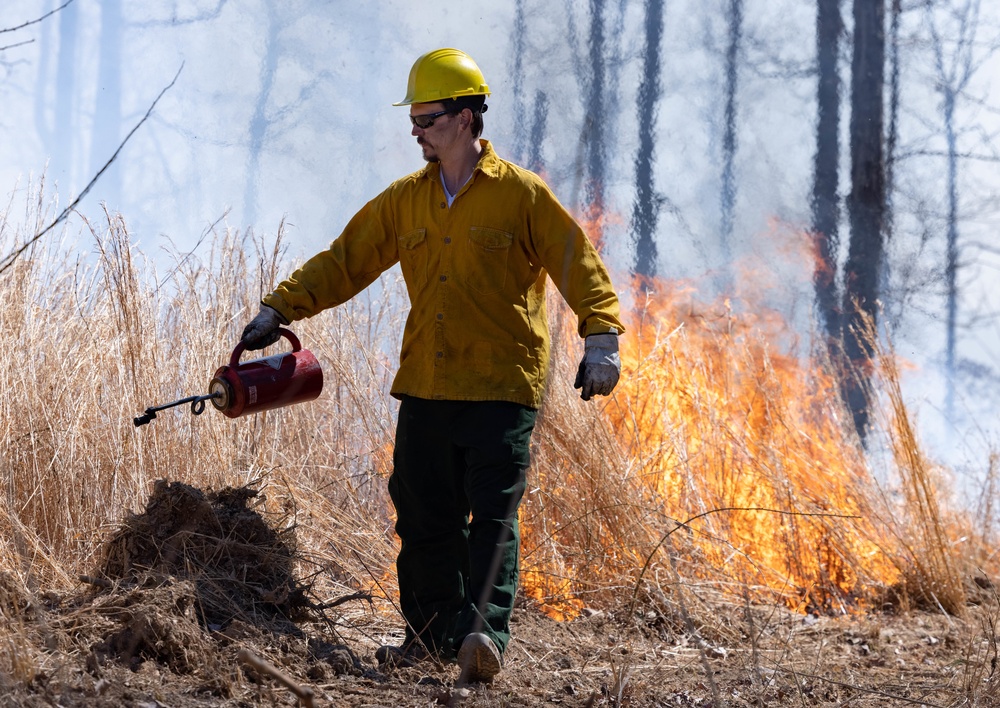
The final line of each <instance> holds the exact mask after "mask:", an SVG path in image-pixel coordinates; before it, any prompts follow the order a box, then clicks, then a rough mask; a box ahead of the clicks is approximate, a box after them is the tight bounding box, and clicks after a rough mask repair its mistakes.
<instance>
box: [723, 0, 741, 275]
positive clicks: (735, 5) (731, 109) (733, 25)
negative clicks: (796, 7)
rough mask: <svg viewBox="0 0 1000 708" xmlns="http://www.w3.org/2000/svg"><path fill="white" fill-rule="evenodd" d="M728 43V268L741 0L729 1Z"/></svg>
mask: <svg viewBox="0 0 1000 708" xmlns="http://www.w3.org/2000/svg"><path fill="white" fill-rule="evenodd" d="M727 19H728V21H729V44H728V46H727V47H726V113H725V124H724V125H723V133H722V250H723V257H724V258H725V261H726V264H727V265H728V264H729V263H730V262H731V261H732V257H733V224H734V222H735V211H736V174H735V170H736V168H735V164H736V112H737V105H736V92H737V89H738V79H739V53H740V44H741V42H742V41H743V0H729V12H728V17H727Z"/></svg>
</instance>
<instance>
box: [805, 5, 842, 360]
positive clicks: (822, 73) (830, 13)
mask: <svg viewBox="0 0 1000 708" xmlns="http://www.w3.org/2000/svg"><path fill="white" fill-rule="evenodd" d="M840 2H841V0H819V1H818V2H817V12H816V68H817V72H818V80H817V91H816V112H817V121H816V155H815V158H814V160H813V193H812V230H813V235H814V238H815V239H816V270H815V272H814V273H813V287H814V288H815V290H816V307H817V310H818V313H819V318H820V323H821V325H822V326H823V327H824V329H825V330H826V334H827V338H828V340H829V341H830V342H831V343H832V342H836V341H839V340H840V307H839V303H838V301H837V250H838V245H839V240H840V234H839V224H840V203H839V201H840V196H839V194H838V192H839V189H840V72H839V71H838V58H839V56H840V35H841V33H842V32H843V31H844V22H843V19H842V18H841V15H840Z"/></svg>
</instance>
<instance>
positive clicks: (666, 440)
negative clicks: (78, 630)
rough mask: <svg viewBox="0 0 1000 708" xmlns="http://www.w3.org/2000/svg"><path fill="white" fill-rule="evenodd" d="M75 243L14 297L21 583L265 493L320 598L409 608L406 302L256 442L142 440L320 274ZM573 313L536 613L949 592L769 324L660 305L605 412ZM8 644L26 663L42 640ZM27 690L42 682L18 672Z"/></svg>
mask: <svg viewBox="0 0 1000 708" xmlns="http://www.w3.org/2000/svg"><path fill="white" fill-rule="evenodd" d="M49 207H50V204H49V202H48V201H47V199H46V197H45V195H44V193H43V190H42V188H40V187H39V188H35V189H33V190H30V191H29V193H27V194H25V196H24V207H23V213H15V210H16V208H17V205H15V204H14V203H13V202H12V203H11V205H9V206H8V207H7V209H6V211H5V212H3V213H2V214H0V248H2V249H3V250H4V251H7V250H10V249H11V248H12V247H14V246H15V245H16V244H18V243H23V242H24V241H25V240H26V239H27V238H29V237H30V236H31V235H32V234H33V233H35V232H37V229H38V226H39V224H42V223H44V222H45V215H46V214H48V213H49V212H51V209H50V208H49ZM73 223H74V224H77V225H79V224H82V225H83V228H82V230H79V229H78V230H77V231H73V230H67V231H65V232H64V234H63V236H62V237H61V240H60V239H59V238H55V237H54V238H53V239H51V240H48V241H42V242H39V243H38V244H36V245H35V246H34V247H33V248H32V249H30V250H29V251H28V252H27V253H26V254H25V255H24V257H23V258H21V259H20V260H19V261H17V263H16V265H15V266H14V267H13V268H11V269H10V270H8V271H7V272H6V273H4V274H3V275H2V276H0V290H2V294H3V298H2V302H3V303H4V304H3V306H2V307H0V338H2V345H0V357H2V362H0V363H2V366H3V370H4V371H5V376H4V377H3V378H2V379H0V387H2V390H0V393H2V395H0V460H2V462H3V468H2V473H0V484H2V485H3V495H4V496H3V501H4V503H3V505H2V506H0V570H3V571H5V572H6V573H7V574H8V576H9V577H10V578H12V579H13V580H15V581H16V582H18V583H20V584H23V586H25V587H26V588H27V590H28V591H31V590H33V589H39V588H47V587H56V588H61V589H72V588H74V587H76V586H77V585H76V583H77V580H76V578H77V576H78V575H80V574H82V573H90V572H92V571H93V569H94V564H95V562H96V558H97V554H98V552H99V549H100V546H101V543H102V541H103V540H104V539H106V538H107V537H108V536H109V535H110V533H111V532H112V530H113V529H114V528H116V527H117V525H118V524H119V522H120V521H121V520H122V519H123V517H124V516H125V515H126V514H127V513H128V512H130V511H138V510H141V509H142V507H143V506H144V503H145V501H146V498H147V495H148V494H149V492H150V490H151V488H152V484H153V482H154V481H155V480H157V479H167V480H172V481H173V480H176V481H183V482H186V483H188V484H192V485H195V486H198V487H202V488H213V489H217V488H221V487H223V486H238V485H243V484H247V483H251V482H252V483H255V484H256V485H258V486H259V487H260V488H261V489H262V491H263V492H264V496H265V497H266V502H265V506H264V511H265V512H267V513H269V514H273V515H274V518H275V519H278V520H280V522H281V523H288V524H296V525H297V530H298V535H299V547H300V548H301V549H303V550H304V551H305V553H306V557H307V561H308V563H309V564H311V567H309V568H307V569H304V572H305V573H307V574H309V573H313V572H315V573H316V578H317V586H316V587H317V591H318V592H321V593H325V594H327V595H330V596H333V595H336V594H337V593H340V592H346V591H353V590H356V589H359V588H360V589H375V590H376V593H379V592H384V593H385V594H387V595H389V596H392V595H393V594H394V592H395V587H394V580H393V573H392V561H393V558H394V556H395V551H396V548H395V539H394V536H393V534H392V523H393V518H392V509H391V505H390V504H389V502H388V499H387V495H386V493H385V478H386V476H387V475H388V473H389V472H390V465H391V449H392V439H393V428H394V417H395V402H394V401H393V400H392V399H391V397H389V395H388V388H389V384H390V382H391V379H392V376H393V373H394V369H395V363H396V356H397V352H398V349H399V337H400V335H401V332H402V322H403V319H404V317H405V314H406V313H405V310H406V306H405V304H404V303H405V290H404V289H403V288H402V286H401V283H400V281H399V279H398V278H396V277H393V276H387V277H385V278H383V279H382V280H380V281H379V283H378V284H377V286H376V287H375V288H373V289H372V290H371V291H370V292H367V293H364V294H362V295H361V296H359V297H358V298H356V299H355V300H353V301H352V302H351V303H348V304H347V305H345V306H343V307H340V308H336V309H335V310H332V311H329V312H326V313H323V314H322V315H320V316H317V317H315V318H312V319H310V320H306V321H303V322H297V323H295V325H294V330H295V332H296V334H297V335H298V336H299V338H300V339H301V341H302V342H303V345H304V346H306V347H307V348H309V349H310V350H311V351H313V353H315V354H316V355H317V357H318V358H319V359H320V361H321V364H322V366H323V369H324V372H325V379H326V385H325V389H324V393H323V395H322V397H321V398H320V399H319V400H317V401H314V402H311V403H307V404H302V405H298V406H294V407H289V408H285V409H280V410H276V411H270V412H267V413H265V414H260V415H257V416H253V417H248V418H243V419H237V420H229V419H227V418H225V417H224V416H222V415H221V414H218V413H217V412H216V411H214V410H213V409H212V408H211V406H209V407H208V408H207V410H206V412H205V413H204V414H203V415H201V416H198V417H195V416H192V415H191V414H190V412H189V411H188V409H187V408H186V407H181V408H177V409H175V410H170V411H164V412H162V413H160V414H159V415H158V417H157V418H156V420H154V421H153V422H152V423H151V424H149V425H147V426H144V427H141V428H135V427H134V426H133V424H132V419H133V417H134V416H135V415H137V414H139V413H141V412H142V411H143V410H144V409H145V408H146V407H147V406H150V405H153V404H159V403H164V402H167V401H170V400H174V399H178V398H181V397H184V396H188V395H191V394H195V393H203V392H205V390H206V388H207V384H208V381H209V379H210V377H211V375H212V373H213V372H214V370H215V368H217V367H218V366H219V365H221V364H223V363H226V362H227V361H228V358H229V354H230V351H231V350H232V348H233V346H235V344H236V342H237V341H238V338H239V335H240V331H241V328H242V326H243V325H244V324H245V323H246V322H247V321H248V320H249V319H250V318H251V317H252V316H253V315H254V314H255V312H256V309H257V303H258V301H259V299H260V296H261V295H262V294H263V293H265V292H267V291H268V290H269V289H270V288H271V287H272V286H273V285H274V284H275V282H276V281H277V280H278V279H280V278H281V277H282V276H283V275H285V274H287V273H288V272H290V271H291V270H292V268H293V267H294V265H295V260H296V259H297V258H299V257H301V256H304V255H309V254H307V253H306V254H303V253H298V252H297V253H295V254H294V256H292V257H290V256H289V253H288V251H289V250H290V249H289V248H288V245H287V239H288V237H287V234H286V233H285V230H284V227H283V226H279V227H278V229H277V231H276V233H275V234H273V235H269V236H267V237H261V236H257V235H255V234H253V233H239V232H237V231H234V230H232V229H229V228H221V227H218V228H214V229H212V230H211V231H210V232H209V233H207V234H206V235H205V239H204V244H203V246H202V247H200V248H199V249H198V250H197V251H195V252H194V253H191V254H185V253H182V252H177V251H171V252H167V253H166V254H165V255H164V254H160V255H159V257H158V259H157V260H156V261H155V262H154V261H152V260H151V259H150V257H149V254H144V253H143V251H142V250H141V249H140V248H139V247H138V246H137V245H136V243H135V239H134V236H133V234H131V233H130V232H129V228H128V225H127V223H126V221H125V219H124V218H123V217H122V216H121V215H118V214H113V213H107V212H106V213H104V214H102V215H101V216H100V219H99V220H93V221H88V220H86V219H84V218H83V217H80V218H79V219H77V220H75V221H74V222H73ZM74 228H76V227H74ZM295 250H296V251H300V250H301V249H298V248H296V249H295ZM164 264H166V265H164ZM664 290H668V288H667V287H666V286H665V285H664ZM552 310H553V319H554V322H555V327H554V330H555V337H554V339H555V342H554V347H553V349H554V352H555V354H554V361H553V371H552V376H551V378H550V383H549V390H548V394H547V400H546V403H545V405H544V407H543V409H542V411H541V415H540V418H539V424H538V429H537V431H536V435H535V438H534V448H533V463H532V469H531V472H530V480H529V489H528V492H527V494H526V497H525V502H524V506H523V508H522V520H523V524H524V546H523V556H524V562H523V567H524V583H523V586H524V591H525V595H526V597H527V598H528V599H529V600H530V601H532V602H536V603H539V604H541V605H543V606H544V607H545V608H546V609H547V610H548V611H550V612H552V613H553V614H556V615H560V614H561V615H563V616H572V615H574V614H575V613H576V612H579V611H580V610H581V608H582V607H583V606H585V605H590V606H593V607H621V606H628V607H629V608H630V609H632V610H642V611H643V612H653V613H661V614H663V615H665V616H666V615H670V616H671V617H673V619H672V620H671V621H679V620H678V619H677V617H679V615H676V616H674V615H673V614H672V613H675V612H676V610H677V608H678V605H677V598H678V597H679V595H678V594H677V593H678V590H679V589H680V588H681V586H683V587H684V588H685V589H687V590H691V591H693V593H692V594H691V596H690V598H689V599H688V601H687V602H688V604H689V606H688V608H687V609H685V610H684V612H685V613H687V612H688V611H689V610H690V611H691V612H695V613H699V612H700V613H702V615H703V616H705V617H708V616H710V615H711V614H712V609H711V607H710V603H709V599H710V598H712V597H729V598H735V599H736V601H737V602H740V603H742V602H743V601H744V598H745V597H747V589H748V588H749V589H750V590H751V591H752V592H751V594H752V595H753V596H754V597H758V598H765V597H766V598H774V597H778V598H781V599H782V601H785V602H787V603H789V604H792V605H794V606H796V607H799V608H800V609H806V608H818V609H826V610H838V611H846V610H847V609H849V608H850V607H851V606H854V605H857V606H870V605H871V603H873V602H874V601H875V600H874V599H873V598H874V597H875V596H876V595H877V594H878V592H880V591H881V590H883V589H884V588H885V586H887V585H890V584H892V583H894V582H896V580H897V579H898V578H899V577H901V576H905V577H912V578H914V579H915V580H914V582H917V583H920V582H924V580H923V579H930V580H928V582H937V581H936V580H933V578H935V577H940V572H944V571H940V572H939V571H938V570H934V569H933V568H932V570H931V571H930V572H928V571H926V570H919V569H920V567H921V566H920V558H921V557H922V556H921V555H920V554H919V553H917V552H915V550H914V549H911V550H914V552H912V553H907V554H903V555H902V556H900V555H899V551H900V549H901V547H902V546H901V545H900V539H901V538H904V537H905V533H902V531H901V529H902V527H901V526H899V524H901V523H902V522H901V521H899V520H898V519H901V518H902V517H903V514H902V513H901V511H900V509H899V508H891V507H893V503H892V502H890V501H888V500H890V499H892V498H893V497H892V494H891V489H890V490H887V489H886V485H885V484H884V483H876V482H875V481H874V479H873V478H872V474H871V472H870V469H869V464H868V462H867V461H866V460H865V457H864V455H863V453H862V451H861V449H860V447H859V445H858V441H857V439H856V437H855V436H854V435H853V433H851V431H850V430H848V429H847V428H846V427H845V425H844V423H843V421H844V420H849V418H847V417H845V416H844V413H843V411H842V409H841V406H840V404H839V399H837V397H836V393H835V387H834V386H832V384H831V382H830V381H829V380H828V379H826V378H824V377H823V376H822V375H821V374H820V373H817V372H816V371H815V370H814V369H813V368H812V367H811V366H810V365H809V364H808V362H804V361H803V357H801V356H797V355H795V354H789V353H786V352H782V351H779V350H778V347H777V346H776V344H775V341H776V338H775V331H774V330H773V328H771V327H770V325H768V324H767V323H766V322H763V321H761V320H754V319H750V318H746V317H744V316H743V315H739V314H736V313H734V312H732V311H731V309H728V308H727V307H724V306H722V305H709V306H705V307H700V306H695V304H693V302H692V301H691V300H690V299H685V298H683V297H678V296H676V294H672V293H669V292H664V293H663V296H662V297H660V298H659V299H656V298H653V299H651V300H650V301H647V302H645V303H642V302H641V303H640V306H638V307H637V308H636V311H635V312H633V313H632V314H631V315H630V317H629V327H630V330H629V334H628V335H627V336H626V338H625V339H624V341H623V359H624V362H625V367H624V374H623V379H622V383H621V385H620V387H619V389H618V390H617V391H616V394H615V396H614V397H612V398H609V399H601V400H598V401H592V402H589V403H585V402H582V401H580V400H579V398H578V394H577V392H576V391H574V390H573V389H572V387H571V382H572V381H573V377H574V374H575V367H576V362H577V360H578V356H579V354H580V351H581V344H580V343H579V340H578V338H576V336H575V333H573V332H572V330H573V325H572V323H571V322H570V318H569V317H568V316H567V315H566V313H565V310H564V309H562V306H561V305H560V304H559V303H558V301H557V300H555V299H553V304H552ZM785 334H787V333H784V334H782V335H781V336H779V337H777V340H781V338H782V337H784V336H785ZM277 346H279V347H280V346H281V345H277ZM894 376H896V374H894V373H892V372H891V371H890V373H889V380H890V381H892V380H894V379H893V377H894ZM897 380H898V377H897ZM892 405H893V410H896V411H897V413H898V412H899V410H902V409H901V408H899V407H900V406H903V404H902V402H901V400H900V401H898V402H897V400H896V398H893V399H892ZM903 407H904V408H905V406H903ZM901 425H902V424H901ZM897 429H898V430H909V431H910V432H909V433H907V435H909V436H910V437H909V438H908V439H907V440H904V441H903V442H904V443H905V444H904V445H903V446H902V447H900V448H899V453H898V455H899V458H898V459H899V467H900V468H902V467H903V465H904V464H905V465H906V469H907V470H912V469H915V467H914V462H913V460H912V459H911V457H910V456H909V453H908V451H912V450H914V449H916V441H915V439H913V434H912V429H910V428H907V427H905V426H903V427H899V428H897ZM921 469H922V468H921ZM896 472H897V477H896V480H895V481H892V480H890V481H889V482H888V485H890V486H891V485H893V484H896V485H898V484H900V481H899V480H900V477H899V475H898V472H899V470H896ZM928 479H929V477H928ZM907 483H909V482H907ZM921 494H922V496H920V497H919V499H911V498H910V497H909V496H907V497H906V498H905V499H904V501H903V502H902V503H903V504H904V505H910V506H911V507H912V506H913V505H914V504H916V505H918V506H919V507H920V508H916V509H912V511H913V512H914V513H915V514H916V515H917V516H918V517H921V518H923V517H927V516H928V514H929V513H930V511H931V510H930V507H929V506H928V503H929V502H928V500H929V499H930V498H932V497H933V498H934V499H935V500H936V499H937V497H936V494H937V492H936V491H935V490H933V489H931V488H928V489H925V490H924V491H923V492H922V493H921ZM928 495H930V496H928ZM936 503H937V502H936ZM940 503H941V504H943V503H944V502H943V501H941V502H940ZM893 525H895V526H893ZM950 533H951V529H949V528H948V527H947V526H944V525H940V524H938V525H937V526H935V527H933V534H932V535H930V536H927V537H926V538H925V541H926V543H929V544H931V545H933V546H934V547H935V548H936V549H937V551H939V552H940V554H941V555H940V558H946V557H948V554H950V553H951V545H950V541H949V538H950V536H949V534H950ZM934 558H939V556H934ZM943 562H944V561H943V560H940V561H938V560H936V561H935V563H943ZM937 567H938V566H937V565H935V566H934V568H937ZM942 567H943V566H942ZM914 570H917V571H919V572H911V571H914ZM947 572H948V573H949V575H948V578H950V579H949V581H948V582H957V581H955V580H954V578H955V577H957V576H955V575H954V573H952V572H951V571H947ZM933 592H934V594H935V597H941V592H940V588H938V587H937V586H935V589H934V590H933ZM691 603H694V604H693V605H692V604H691ZM377 607H381V608H382V609H383V610H385V611H386V613H390V612H391V610H390V609H389V608H390V603H383V604H380V605H377ZM946 609H949V610H950V611H954V609H955V606H954V605H948V606H946ZM668 619H670V618H668ZM6 627H7V631H0V642H4V641H6V642H7V643H8V644H10V642H17V641H18V639H17V637H18V636H19V634H18V631H17V629H16V627H14V626H13V625H12V624H11V623H10V622H7V624H6ZM21 654H22V655H23V654H24V651H22V652H21ZM27 665H28V666H30V665H31V662H30V661H28V662H27ZM18 667H21V668H18ZM15 669H16V670H17V671H19V672H20V673H24V671H26V670H27V669H26V668H24V667H23V666H21V664H17V665H16V666H0V673H2V672H3V671H9V670H15Z"/></svg>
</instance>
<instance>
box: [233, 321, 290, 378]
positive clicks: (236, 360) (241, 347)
mask: <svg viewBox="0 0 1000 708" xmlns="http://www.w3.org/2000/svg"><path fill="white" fill-rule="evenodd" d="M277 332H278V334H280V335H281V336H282V337H284V338H285V339H287V340H288V341H289V342H291V343H292V353H295V352H297V351H300V350H301V349H302V343H301V342H300V341H299V338H298V337H296V336H295V334H294V333H293V332H292V330H290V329H285V328H284V327H278V329H277ZM246 348H247V345H246V344H245V343H244V342H243V340H240V341H239V343H237V345H236V348H235V349H233V353H232V355H231V356H230V357H229V366H230V367H232V368H233V369H235V368H236V367H238V366H239V365H240V357H241V356H243V352H244V351H246Z"/></svg>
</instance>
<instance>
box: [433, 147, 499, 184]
mask: <svg viewBox="0 0 1000 708" xmlns="http://www.w3.org/2000/svg"><path fill="white" fill-rule="evenodd" d="M479 144H480V145H481V146H482V148H483V152H482V154H480V156H479V162H477V163H476V169H475V170H473V174H475V173H476V172H477V171H478V172H482V173H483V174H484V175H486V176H487V177H496V176H497V175H499V174H500V158H499V157H498V156H497V153H496V151H495V150H494V149H493V146H492V145H491V144H490V141H489V140H486V139H484V138H480V139H479ZM421 176H423V177H427V178H429V179H433V180H439V179H441V165H440V163H437V162H431V163H428V164H427V165H425V166H424V169H423V172H422V174H421Z"/></svg>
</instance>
